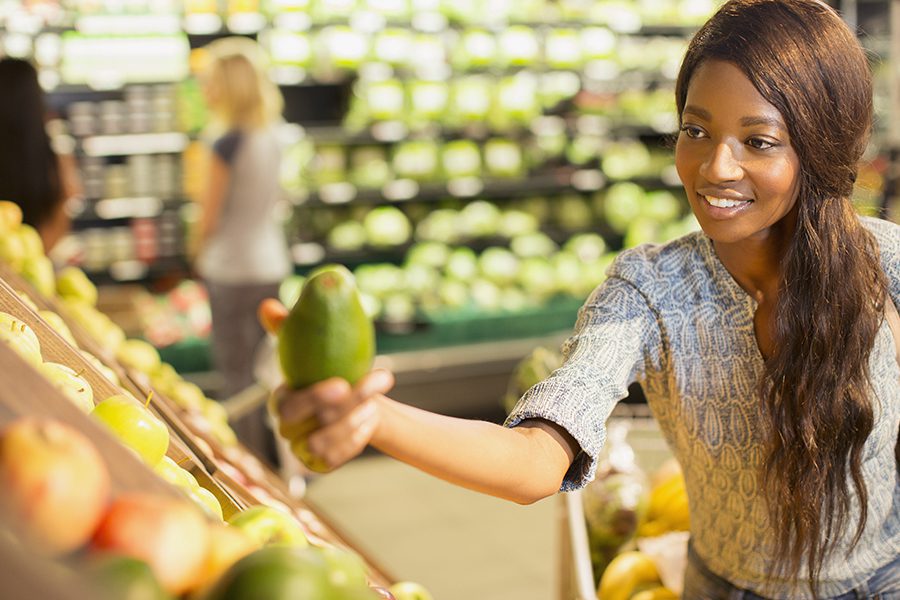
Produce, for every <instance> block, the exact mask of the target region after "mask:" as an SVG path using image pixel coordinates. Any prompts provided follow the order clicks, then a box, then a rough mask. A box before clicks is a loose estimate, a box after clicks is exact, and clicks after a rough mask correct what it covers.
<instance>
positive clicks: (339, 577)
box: [320, 546, 368, 589]
mask: <svg viewBox="0 0 900 600" xmlns="http://www.w3.org/2000/svg"><path fill="white" fill-rule="evenodd" d="M320 551H321V553H322V556H323V557H324V558H325V562H326V563H328V580H329V581H330V582H331V585H333V586H334V587H335V588H337V589H351V588H359V587H364V586H365V585H366V583H367V581H368V575H367V573H366V571H367V569H366V563H365V562H364V561H363V559H362V558H361V557H360V556H359V554H357V553H355V552H353V551H351V550H344V549H342V548H337V547H335V546H324V547H322V548H320Z"/></svg>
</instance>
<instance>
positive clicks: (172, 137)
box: [81, 131, 190, 156]
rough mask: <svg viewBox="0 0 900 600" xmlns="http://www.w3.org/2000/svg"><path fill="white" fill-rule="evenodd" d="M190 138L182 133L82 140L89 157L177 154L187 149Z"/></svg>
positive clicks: (82, 146)
mask: <svg viewBox="0 0 900 600" xmlns="http://www.w3.org/2000/svg"><path fill="white" fill-rule="evenodd" d="M189 141H190V140H189V138H188V136H187V135H186V134H184V133H181V132H174V131H173V132H166V133H132V134H121V135H95V136H90V137H85V138H82V139H81V148H82V150H83V151H84V153H85V154H86V155H87V156H127V155H131V154H175V153H178V152H182V151H183V150H184V149H185V148H187V145H188V142H189Z"/></svg>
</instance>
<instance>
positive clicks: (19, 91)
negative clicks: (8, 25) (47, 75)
mask: <svg viewBox="0 0 900 600" xmlns="http://www.w3.org/2000/svg"><path fill="white" fill-rule="evenodd" d="M46 124H47V112H46V106H45V101H44V91H43V89H42V88H41V86H40V84H39V82H38V75H37V71H36V70H35V68H34V67H33V66H32V65H31V63H29V62H27V61H25V60H20V59H16V58H3V59H0V198H2V199H4V200H11V201H13V202H15V203H16V204H18V205H19V206H20V207H21V208H22V216H23V221H24V222H25V223H28V224H29V225H31V226H32V227H34V228H35V229H37V231H38V233H40V234H41V239H42V240H43V242H44V247H45V248H46V249H47V250H50V249H51V248H52V247H53V246H54V245H55V244H56V242H57V241H59V239H60V238H61V237H62V236H63V235H65V233H66V232H67V231H68V230H69V226H70V219H69V217H68V214H67V213H66V201H67V200H68V199H69V198H72V197H74V196H77V195H78V194H80V190H81V185H80V180H79V178H78V175H77V170H76V166H75V161H74V158H73V157H72V156H71V155H69V154H58V153H57V152H55V151H54V149H53V144H52V142H51V140H50V137H49V136H48V135H47V130H46Z"/></svg>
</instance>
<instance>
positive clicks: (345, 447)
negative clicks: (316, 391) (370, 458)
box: [307, 398, 378, 469]
mask: <svg viewBox="0 0 900 600" xmlns="http://www.w3.org/2000/svg"><path fill="white" fill-rule="evenodd" d="M377 426H378V409H377V406H376V404H375V401H374V400H373V399H371V398H370V399H368V400H366V401H364V402H363V403H361V404H358V405H357V406H355V407H354V408H353V409H352V410H350V411H349V412H348V413H347V414H346V415H344V416H343V418H341V419H339V420H337V421H334V422H332V423H331V424H329V425H326V426H323V427H321V428H320V429H317V430H316V431H314V432H313V433H312V434H310V435H309V439H308V442H307V446H308V448H309V451H310V453H311V454H312V455H313V456H315V457H316V458H317V459H319V460H321V461H322V463H324V464H325V465H327V467H328V468H329V469H334V468H336V467H339V466H340V465H342V464H344V463H345V462H347V461H348V460H350V459H352V458H354V457H356V456H358V455H359V454H360V452H362V451H363V450H364V449H365V448H366V446H367V445H368V444H369V440H371V439H372V434H373V433H374V432H375V428H376V427H377Z"/></svg>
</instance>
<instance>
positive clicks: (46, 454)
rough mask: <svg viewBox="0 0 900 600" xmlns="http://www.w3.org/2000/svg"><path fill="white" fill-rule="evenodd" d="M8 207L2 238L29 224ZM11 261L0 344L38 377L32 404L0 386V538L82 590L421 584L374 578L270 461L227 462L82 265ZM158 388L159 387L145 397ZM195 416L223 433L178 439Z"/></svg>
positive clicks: (168, 593)
mask: <svg viewBox="0 0 900 600" xmlns="http://www.w3.org/2000/svg"><path fill="white" fill-rule="evenodd" d="M10 206H15V205H12V204H11V203H6V202H0V213H2V215H3V217H2V224H3V227H4V228H5V230H4V231H5V233H6V234H8V235H3V236H0V239H4V240H5V239H17V237H18V236H20V235H23V234H22V232H26V233H25V234H24V235H25V236H26V237H28V236H29V234H28V233H27V232H28V231H29V229H28V228H27V226H25V225H21V223H20V221H19V220H20V218H21V216H20V213H16V212H15V211H14V210H12V209H10V210H8V209H9V207H10ZM9 215H12V216H11V217H9ZM33 250H35V251H37V250H38V248H37V247H35V248H34V249H33ZM39 262H40V261H39ZM11 266H12V265H11V264H10V263H8V262H7V261H5V260H3V259H0V268H2V272H3V277H4V279H9V281H11V282H13V283H14V284H15V287H17V288H19V290H20V291H18V292H16V291H14V290H13V289H11V287H10V285H9V284H8V283H7V282H6V281H0V342H2V343H3V344H5V346H6V347H7V348H9V349H11V350H12V351H13V352H14V353H15V354H16V355H18V356H19V357H21V358H22V359H23V360H24V362H20V361H17V362H18V363H19V364H22V369H21V371H22V373H21V378H22V379H23V381H24V382H25V383H24V385H25V386H26V387H28V388H34V389H35V390H40V389H41V388H43V390H44V391H43V392H40V391H38V392H37V393H38V396H37V397H35V398H34V399H33V401H32V402H29V403H19V402H18V401H13V400H12V399H11V398H9V396H8V395H7V396H3V397H2V398H0V405H2V406H3V408H4V409H6V408H10V409H12V413H11V414H10V413H9V411H6V410H4V411H0V424H2V425H3V428H2V430H0V533H2V534H3V535H2V536H0V537H3V539H4V540H17V542H16V543H15V544H14V546H15V548H16V551H17V552H18V551H21V552H26V553H27V556H33V557H34V558H35V560H37V559H38V557H44V558H47V559H49V560H51V561H52V562H51V563H50V564H51V565H52V567H51V568H52V569H53V570H54V572H56V571H57V570H60V571H63V570H64V571H66V572H68V573H70V574H71V575H72V576H73V577H76V578H78V579H79V580H80V579H85V578H86V579H87V580H88V583H89V584H90V586H92V587H96V588H97V592H96V594H92V595H91V596H89V597H91V598H110V599H122V598H136V597H141V598H154V599H166V598H174V597H183V598H190V599H191V600H200V599H202V600H219V599H225V598H234V599H241V598H254V599H260V600H266V599H268V598H272V599H276V600H277V599H281V598H294V597H298V596H297V594H298V593H300V590H303V591H304V592H305V594H306V595H303V596H302V597H310V598H321V599H323V600H330V599H335V600H341V599H346V600H356V599H360V600H363V599H366V598H369V599H375V598H382V599H383V598H388V599H392V598H393V599H395V600H413V599H415V600H420V599H424V600H428V599H429V598H430V595H428V593H427V591H425V590H424V589H423V588H422V587H421V586H418V585H417V584H414V583H411V582H403V583H398V584H395V586H392V587H391V589H388V588H387V587H379V585H377V584H382V585H384V586H386V583H385V580H384V576H383V575H381V574H379V573H377V572H373V571H371V570H370V569H369V568H368V567H367V565H366V563H365V561H363V559H362V558H361V557H360V556H359V555H357V554H356V553H355V552H353V551H352V550H350V549H348V548H346V547H345V546H344V545H343V544H342V543H341V542H340V541H339V538H337V537H336V536H334V535H333V533H332V532H330V531H329V530H328V529H327V528H326V527H325V526H324V525H323V524H321V522H319V521H318V519H317V517H315V515H314V514H312V513H311V511H309V510H308V509H305V508H303V505H302V503H299V502H297V503H296V504H293V503H292V500H291V498H290V496H289V494H287V493H286V492H285V490H282V489H281V488H280V487H279V486H278V485H277V484H276V482H273V481H271V477H272V476H273V475H272V474H271V473H266V472H264V471H262V470H263V469H264V467H262V466H261V465H259V464H258V463H256V467H255V468H256V469H257V472H251V471H252V469H246V468H245V467H247V465H248V464H250V462H252V461H243V462H242V461H237V462H229V458H231V459H234V460H237V459H240V458H241V455H242V454H243V455H247V453H246V451H243V450H242V449H241V446H240V444H238V443H237V440H236V439H234V436H233V433H231V432H230V429H227V420H226V415H225V413H224V411H220V410H216V409H217V408H218V405H217V404H215V403H214V402H212V401H211V400H209V399H207V398H205V397H204V396H203V394H202V392H201V391H200V390H199V388H196V389H194V388H195V386H192V384H189V383H188V382H186V381H184V380H182V379H181V378H180V377H179V376H178V375H177V373H175V371H174V369H172V368H171V367H170V366H169V365H166V364H165V363H162V362H161V361H160V360H159V355H158V354H157V353H156V350H155V349H153V348H152V347H151V346H149V345H148V344H146V343H145V342H143V341H141V340H129V339H126V338H125V336H124V334H122V331H121V329H119V328H118V327H117V326H116V325H115V324H114V323H112V322H111V321H109V319H108V318H107V317H106V316H105V315H103V313H101V312H100V311H98V310H97V309H96V306H95V302H96V289H95V288H94V287H93V285H91V284H90V282H89V281H88V280H87V278H86V277H84V274H83V273H82V272H81V271H78V270H72V269H69V270H66V269H64V270H63V271H62V272H60V274H59V276H58V277H56V276H54V274H53V272H52V270H51V272H50V274H49V275H50V276H51V277H52V279H49V280H47V281H44V282H43V284H45V285H40V286H38V285H36V282H35V281H33V280H32V277H31V276H30V275H29V272H28V271H26V270H24V269H22V268H21V266H20V267H19V268H13V269H10V268H9V267H11ZM19 276H21V277H22V279H24V280H26V281H29V282H31V286H29V285H27V284H25V283H23V282H22V281H20V280H19V279H18V277H19ZM48 283H52V284H53V285H52V286H50V285H49V284H48ZM32 287H34V288H35V289H32ZM23 289H25V290H27V291H28V293H29V294H31V297H29V296H28V295H26V294H25V293H24V292H22V291H21V290H23ZM48 306H50V307H54V308H55V307H59V311H60V312H59V313H57V312H56V311H53V312H48V311H47V309H46V308H41V307H48ZM61 315H62V316H61ZM83 348H89V349H90V352H89V351H87V350H85V349H83ZM2 350H3V354H4V357H5V358H4V360H13V359H14V358H15V357H14V356H13V355H12V354H11V353H9V352H7V351H6V349H5V348H3V349H2ZM27 365H31V366H32V367H33V369H31V368H28V366H27ZM42 377H43V379H45V380H46V381H47V382H48V383H49V384H50V385H44V384H43V383H41V381H40V380H41V378H42ZM32 380H33V381H32ZM38 384H40V385H38ZM51 386H52V387H55V388H56V389H57V390H58V391H59V392H60V393H59V394H58V395H55V394H51V393H50V391H51V389H52V388H51ZM144 390H149V392H147V393H146V394H145V393H144ZM153 390H159V391H160V392H161V394H160V395H159V396H158V397H157V398H156V400H154V401H153V402H152V403H151V400H152V394H153ZM138 398H143V399H144V400H143V401H142V400H138ZM70 403H71V405H72V408H70V407H69V406H68V405H69V404H70ZM7 404H8V406H7ZM170 404H171V406H170ZM37 407H40V410H37ZM173 407H177V408H178V409H180V412H177V413H172V412H171V409H172V408H173ZM211 407H214V408H211ZM39 413H43V414H45V415H46V414H50V415H52V417H47V416H43V417H39V416H37V415H38V414H39ZM173 415H174V416H173ZM191 416H193V417H202V418H203V419H205V422H206V423H207V430H206V431H207V432H209V429H211V425H210V423H212V422H213V421H219V422H221V424H222V425H223V426H224V427H225V428H226V429H223V431H224V432H225V433H222V432H218V434H217V435H214V436H212V435H211V437H210V438H209V440H210V442H205V441H204V438H194V439H188V438H186V436H190V434H191V431H192V429H189V428H186V427H185V426H184V422H183V421H181V419H182V418H185V419H186V418H187V417H191ZM195 424H196V423H195ZM104 431H105V432H106V433H108V436H106V435H100V434H102V432H104ZM229 434H230V435H229ZM116 440H117V441H118V442H120V443H119V444H117V443H116V442H115V441H116ZM170 442H171V443H170ZM213 442H214V444H213ZM224 444H228V445H227V446H226V445H224ZM213 445H215V448H214V447H213ZM101 448H102V451H101V450H100V449H101ZM198 451H199V453H198ZM223 453H224V454H223ZM247 456H248V457H249V455H247ZM208 465H209V466H208ZM235 465H238V467H242V468H244V470H242V469H241V468H237V467H236V466H235ZM207 471H208V473H207ZM267 477H269V478H270V479H269V480H268V484H266V483H265V481H266V478H267ZM285 489H286V488H285ZM4 548H5V546H4ZM134 594H138V595H134ZM140 594H143V595H140Z"/></svg>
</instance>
